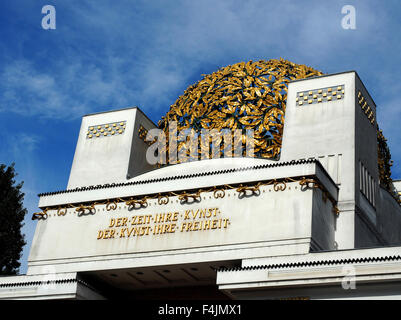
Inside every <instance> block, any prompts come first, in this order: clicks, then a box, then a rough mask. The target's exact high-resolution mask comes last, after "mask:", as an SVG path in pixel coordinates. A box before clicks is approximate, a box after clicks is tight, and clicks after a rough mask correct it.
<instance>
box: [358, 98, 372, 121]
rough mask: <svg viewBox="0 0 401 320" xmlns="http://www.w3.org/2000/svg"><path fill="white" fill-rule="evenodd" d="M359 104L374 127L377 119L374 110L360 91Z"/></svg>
mask: <svg viewBox="0 0 401 320" xmlns="http://www.w3.org/2000/svg"><path fill="white" fill-rule="evenodd" d="M358 104H359V106H360V107H361V108H362V111H363V112H364V113H365V115H366V116H367V117H368V119H369V121H370V123H371V124H372V125H374V124H375V117H374V115H373V110H372V109H371V108H370V106H369V105H368V102H367V101H366V99H365V97H364V96H363V94H362V92H360V91H358Z"/></svg>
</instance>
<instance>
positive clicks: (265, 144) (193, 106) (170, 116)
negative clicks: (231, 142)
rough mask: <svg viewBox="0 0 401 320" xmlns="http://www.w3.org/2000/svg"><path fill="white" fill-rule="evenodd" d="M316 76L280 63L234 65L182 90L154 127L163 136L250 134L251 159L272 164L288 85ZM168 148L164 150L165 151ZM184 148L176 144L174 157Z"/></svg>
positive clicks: (302, 67) (309, 70)
mask: <svg viewBox="0 0 401 320" xmlns="http://www.w3.org/2000/svg"><path fill="white" fill-rule="evenodd" d="M319 75H322V73H321V72H320V71H317V70H314V69H312V68H310V67H307V66H305V65H300V64H295V63H292V62H290V61H287V60H283V59H279V60H277V59H273V60H268V61H264V60H260V61H257V62H253V61H249V62H247V63H245V62H240V63H236V64H234V65H230V66H227V67H224V68H221V69H220V70H218V71H216V72H213V73H212V74H209V75H203V76H204V77H203V79H202V80H200V81H198V82H197V83H196V84H194V85H191V86H190V87H188V88H187V89H186V90H185V92H184V94H183V95H181V96H180V97H179V98H178V99H177V101H176V102H175V103H174V104H173V105H171V107H170V110H169V111H168V112H167V114H166V115H165V116H164V117H162V120H160V121H159V128H160V129H163V131H164V132H165V134H166V135H167V136H168V127H169V123H171V122H173V121H175V122H176V123H177V129H178V130H183V129H194V130H195V131H196V132H200V130H201V129H217V130H222V129H231V130H235V129H243V130H247V129H253V130H254V154H255V157H260V158H270V159H278V157H279V155H280V148H281V140H282V133H283V125H284V115H285V106H286V99H287V86H288V83H289V82H290V81H292V80H295V79H304V78H309V77H313V76H319ZM167 148H168V146H167ZM183 148H186V146H185V143H184V142H181V143H179V144H178V147H177V149H178V150H177V151H178V152H179V151H180V149H183Z"/></svg>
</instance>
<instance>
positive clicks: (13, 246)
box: [0, 163, 27, 275]
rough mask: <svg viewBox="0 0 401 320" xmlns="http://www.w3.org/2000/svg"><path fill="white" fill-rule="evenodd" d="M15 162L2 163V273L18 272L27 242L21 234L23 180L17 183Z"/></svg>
mask: <svg viewBox="0 0 401 320" xmlns="http://www.w3.org/2000/svg"><path fill="white" fill-rule="evenodd" d="M16 175H17V174H16V173H15V170H14V163H13V164H12V165H11V166H8V167H7V166H6V165H4V164H0V275H12V274H16V273H17V272H18V270H19V267H20V262H19V261H18V260H19V259H20V258H21V254H22V248H23V246H24V245H25V244H26V242H25V239H24V235H23V234H21V228H22V226H23V220H24V216H25V214H26V213H27V210H26V209H25V208H24V207H23V200H24V193H22V192H21V188H22V184H23V182H21V183H19V184H17V185H16V184H15V177H16Z"/></svg>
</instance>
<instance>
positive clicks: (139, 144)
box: [67, 108, 152, 189]
mask: <svg viewBox="0 0 401 320" xmlns="http://www.w3.org/2000/svg"><path fill="white" fill-rule="evenodd" d="M121 121H126V128H125V131H124V133H123V134H121V135H117V134H116V135H114V136H110V137H100V138H92V139H87V138H86V136H87V131H88V127H91V126H97V125H102V124H108V123H112V122H121ZM140 124H143V126H144V127H145V128H147V129H149V127H151V126H152V123H151V121H150V120H148V119H147V118H146V117H145V116H144V115H143V113H142V112H141V111H139V109H138V108H129V109H123V110H116V111H109V112H102V113H97V114H91V115H87V116H84V117H83V118H82V123H81V129H80V132H79V136H78V142H77V146H76V150H75V155H74V160H73V164H72V167H71V173H70V178H69V181H68V187H67V188H68V189H74V188H76V187H82V186H90V185H98V184H105V183H119V182H125V181H127V179H128V178H127V175H129V176H130V177H132V176H135V175H138V174H140V173H143V172H146V171H148V170H150V169H151V168H152V167H151V166H150V165H148V164H147V163H146V159H143V158H144V157H141V159H142V160H141V159H138V155H139V154H142V153H143V152H144V150H145V147H146V145H145V143H144V142H143V141H141V140H140V139H139V137H138V129H139V125H140Z"/></svg>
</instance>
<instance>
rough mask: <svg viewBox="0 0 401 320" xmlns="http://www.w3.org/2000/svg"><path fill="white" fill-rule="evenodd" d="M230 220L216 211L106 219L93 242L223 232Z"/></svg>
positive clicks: (204, 210) (187, 211)
mask: <svg viewBox="0 0 401 320" xmlns="http://www.w3.org/2000/svg"><path fill="white" fill-rule="evenodd" d="M229 225H230V220H229V219H227V218H223V217H222V216H221V212H220V210H219V208H202V209H189V210H184V211H174V212H163V213H155V214H144V215H133V216H127V217H120V218H110V219H109V225H108V226H107V228H106V229H103V230H99V231H98V233H97V239H98V240H101V239H120V238H134V237H142V236H150V235H159V234H172V233H176V232H193V231H207V230H219V229H220V230H224V229H227V228H228V226H229Z"/></svg>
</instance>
